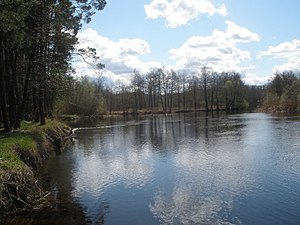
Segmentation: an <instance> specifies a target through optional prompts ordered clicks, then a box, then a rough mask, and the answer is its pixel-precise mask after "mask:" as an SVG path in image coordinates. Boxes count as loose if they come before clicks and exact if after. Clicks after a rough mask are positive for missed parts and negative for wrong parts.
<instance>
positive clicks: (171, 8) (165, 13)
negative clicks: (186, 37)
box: [144, 0, 227, 28]
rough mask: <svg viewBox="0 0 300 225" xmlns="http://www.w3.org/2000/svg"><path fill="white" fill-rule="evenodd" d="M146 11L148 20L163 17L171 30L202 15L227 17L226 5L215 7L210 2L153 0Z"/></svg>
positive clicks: (146, 7) (206, 0)
mask: <svg viewBox="0 0 300 225" xmlns="http://www.w3.org/2000/svg"><path fill="white" fill-rule="evenodd" d="M144 9H145V13H146V16H147V18H149V19H157V18H159V17H163V18H165V19H166V23H167V26H168V27H171V28H176V27H179V26H182V25H184V24H186V23H188V22H189V21H190V20H192V19H196V18H198V17H199V16H200V15H202V14H208V15H209V16H213V15H215V14H220V15H223V16H226V15H227V10H226V7H225V5H224V4H222V5H219V6H218V7H215V6H214V5H213V3H212V2H211V1H210V0H189V1H186V0H152V2H151V3H150V4H149V5H145V6H144Z"/></svg>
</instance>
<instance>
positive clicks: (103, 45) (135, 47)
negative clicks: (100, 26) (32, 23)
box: [74, 28, 161, 82]
mask: <svg viewBox="0 0 300 225" xmlns="http://www.w3.org/2000/svg"><path fill="white" fill-rule="evenodd" d="M78 41H79V43H78V45H77V48H78V49H80V48H87V47H90V48H95V49H96V50H97V56H98V57H99V58H100V61H101V63H104V64H105V69H104V70H103V71H102V74H103V75H104V76H106V77H107V78H110V79H111V80H112V81H113V82H114V81H116V80H124V78H125V79H126V75H127V77H128V74H131V73H132V72H133V70H134V69H136V70H139V71H140V72H147V71H149V70H150V69H151V68H156V67H161V64H159V63H157V62H154V61H152V62H151V61H150V62H142V61H141V60H140V59H139V57H140V56H142V55H145V54H149V53H150V52H151V51H150V47H149V44H148V43H147V42H146V41H145V40H142V39H139V38H135V39H120V40H117V41H113V40H110V39H108V38H107V37H103V36H101V35H100V34H98V33H97V31H95V30H93V29H91V28H88V29H86V30H84V31H81V32H80V33H79V34H78ZM85 60H86V61H89V59H85ZM74 67H75V68H76V75H78V76H82V75H88V76H95V75H97V74H96V73H95V70H93V69H92V68H91V67H90V66H89V65H88V64H87V63H86V62H84V60H83V59H81V60H80V61H78V62H76V63H75V65H74ZM124 75H125V76H124Z"/></svg>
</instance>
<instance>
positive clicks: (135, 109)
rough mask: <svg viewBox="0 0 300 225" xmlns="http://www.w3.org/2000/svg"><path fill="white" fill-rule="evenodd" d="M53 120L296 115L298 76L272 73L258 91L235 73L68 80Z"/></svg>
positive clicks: (164, 71)
mask: <svg viewBox="0 0 300 225" xmlns="http://www.w3.org/2000/svg"><path fill="white" fill-rule="evenodd" d="M69 84H71V86H72V87H71V88H69V89H70V90H72V91H69V92H68V95H67V96H65V98H64V99H63V101H61V102H60V104H58V105H57V107H56V109H57V111H58V114H78V115H84V116H93V115H99V114H112V113H118V114H131V113H133V114H135V113H171V112H190V111H220V110H222V111H228V112H230V111H236V110H239V111H240V110H244V111H245V110H246V111H253V110H258V111H264V112H290V113H293V112H300V76H299V73H297V72H293V71H283V72H276V73H275V74H274V76H273V78H272V79H271V80H270V81H269V83H267V84H266V85H263V86H255V85H245V84H244V82H243V80H242V78H241V74H239V73H237V72H234V71H232V72H221V73H217V72H214V71H213V70H212V68H208V67H203V68H202V69H201V71H200V72H199V73H187V72H180V71H177V72H175V71H173V70H167V69H165V68H159V69H153V70H152V71H150V72H148V73H147V74H141V73H140V72H139V71H134V72H133V73H132V75H131V79H130V81H129V83H124V82H116V83H115V84H114V85H113V86H111V85H106V83H105V80H104V79H103V77H102V76H98V77H97V78H88V77H82V78H79V79H75V80H73V82H71V83H69Z"/></svg>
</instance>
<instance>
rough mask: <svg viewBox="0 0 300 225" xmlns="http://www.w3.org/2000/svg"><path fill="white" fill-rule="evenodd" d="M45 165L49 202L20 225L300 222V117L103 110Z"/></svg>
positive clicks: (41, 174)
mask: <svg viewBox="0 0 300 225" xmlns="http://www.w3.org/2000/svg"><path fill="white" fill-rule="evenodd" d="M92 126H93V127H90V128H88V129H78V130H76V131H75V132H74V138H73V144H72V145H71V146H69V147H68V149H66V151H64V152H63V153H62V154H60V155H58V156H54V157H52V158H51V159H50V160H49V162H48V163H47V164H46V165H45V167H43V168H42V170H41V173H40V177H41V178H40V179H41V182H42V183H43V185H44V186H45V187H47V188H48V189H49V190H51V192H52V193H54V195H55V206H54V207H53V209H50V210H49V209H48V210H47V211H44V212H40V213H36V214H31V215H29V216H25V217H24V216H23V217H22V220H20V219H19V220H16V221H18V223H19V224H20V221H22V222H23V223H24V224H41V225H42V224H105V225H155V224H178V225H180V224H182V225H187V224H189V225H193V224H247V225H248V224H251V225H252V224H263V225H267V224H272V225H276V224H285V225H288V224H295V225H296V224H300V117H297V116H276V115H271V114H264V113H243V114H233V115H226V114H220V115H217V114H213V115H212V114H209V115H205V114H201V113H200V114H193V113H192V114H174V115H154V116H150V115H149V116H144V117H139V118H135V119H133V118H131V119H125V118H120V119H109V120H104V121H101V122H99V123H96V122H93V124H92Z"/></svg>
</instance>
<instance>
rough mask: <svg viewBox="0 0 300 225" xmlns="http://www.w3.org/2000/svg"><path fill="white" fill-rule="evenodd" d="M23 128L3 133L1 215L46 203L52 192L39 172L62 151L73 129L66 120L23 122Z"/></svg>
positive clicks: (0, 140) (0, 147) (0, 135)
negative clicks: (43, 185) (40, 179)
mask: <svg viewBox="0 0 300 225" xmlns="http://www.w3.org/2000/svg"><path fill="white" fill-rule="evenodd" d="M21 127H22V128H21V129H19V130H15V131H13V132H10V133H0V215H5V214H12V213H14V214H15V213H20V212H24V211H32V210H36V209H39V208H41V207H42V206H43V205H44V204H45V196H47V195H48V193H46V192H45V191H43V190H42V188H41V187H40V186H39V184H38V182H37V179H36V176H35V173H36V170H37V169H38V168H39V167H40V166H42V165H43V163H44V162H45V160H46V159H48V158H49V156H50V155H51V154H52V153H53V152H55V151H60V149H61V147H62V146H63V145H64V143H65V142H66V140H67V137H68V136H69V134H70V131H71V129H70V128H69V127H68V126H67V125H65V124H64V123H62V122H59V121H56V120H47V123H46V125H44V126H40V125H39V124H38V123H32V122H22V126H21Z"/></svg>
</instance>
